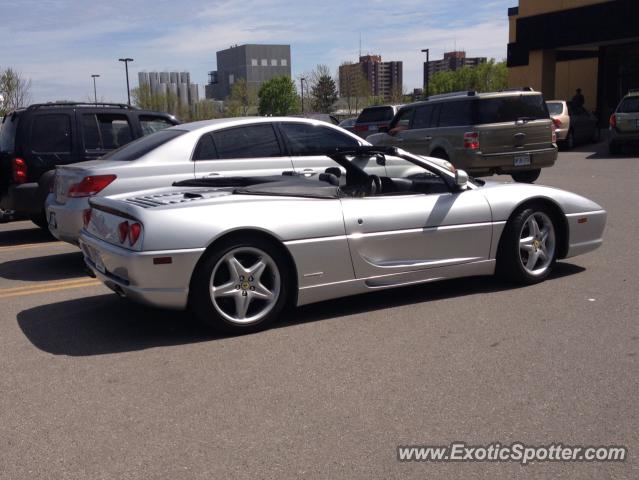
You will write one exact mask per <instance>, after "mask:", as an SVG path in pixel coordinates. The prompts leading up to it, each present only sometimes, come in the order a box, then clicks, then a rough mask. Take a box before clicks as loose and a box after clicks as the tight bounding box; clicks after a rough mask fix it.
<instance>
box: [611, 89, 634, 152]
mask: <svg viewBox="0 0 639 480" xmlns="http://www.w3.org/2000/svg"><path fill="white" fill-rule="evenodd" d="M626 145H632V146H636V145H639V90H631V91H630V93H628V95H626V96H625V97H624V98H623V99H622V100H621V102H620V103H619V106H618V107H617V110H615V113H613V114H612V115H611V116H610V136H609V139H608V147H609V148H610V153H612V154H613V155H614V154H617V153H621V149H622V148H623V147H624V146H626Z"/></svg>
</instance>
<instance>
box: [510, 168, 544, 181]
mask: <svg viewBox="0 0 639 480" xmlns="http://www.w3.org/2000/svg"><path fill="white" fill-rule="evenodd" d="M539 175H541V168H537V169H535V170H525V171H523V172H515V173H513V174H511V175H510V176H511V177H513V180H514V181H515V182H519V183H533V182H534V181H535V180H537V179H538V178H539Z"/></svg>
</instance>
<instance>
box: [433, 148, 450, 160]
mask: <svg viewBox="0 0 639 480" xmlns="http://www.w3.org/2000/svg"><path fill="white" fill-rule="evenodd" d="M430 156H431V157H434V158H439V159H440V160H446V161H447V162H448V161H450V158H449V157H448V154H447V153H446V152H445V151H444V150H440V149H438V150H435V151H434V152H433V153H431V154H430Z"/></svg>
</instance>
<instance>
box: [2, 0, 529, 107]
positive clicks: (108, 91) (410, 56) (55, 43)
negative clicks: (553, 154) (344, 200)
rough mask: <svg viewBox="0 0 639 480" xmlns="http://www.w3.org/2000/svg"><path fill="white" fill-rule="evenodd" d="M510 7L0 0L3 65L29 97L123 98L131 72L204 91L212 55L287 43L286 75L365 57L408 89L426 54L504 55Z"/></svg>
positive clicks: (506, 0)
mask: <svg viewBox="0 0 639 480" xmlns="http://www.w3.org/2000/svg"><path fill="white" fill-rule="evenodd" d="M516 3H517V2H516V0H495V1H490V0H489V1H470V0H421V1H416V0H403V1H402V0H395V1H390V0H383V1H382V0H368V1H359V0H353V1H343V0H323V1H313V2H300V1H297V2H291V1H281V0H242V1H228V0H221V1H220V0H171V1H165V0H126V1H125V0H106V1H89V0H66V1H57V0H13V1H11V0H0V4H2V6H1V9H0V10H1V12H2V14H1V15H2V17H3V22H2V23H3V32H2V48H1V49H0V51H1V52H2V54H1V55H0V68H6V67H9V66H11V67H14V68H16V69H17V70H19V71H21V72H22V73H23V75H25V76H26V77H30V78H31V80H32V90H31V91H32V100H33V101H51V100H59V99H70V100H88V99H89V98H92V97H93V83H92V79H91V74H94V73H95V74H99V75H101V77H100V78H99V79H98V97H99V98H101V99H102V100H104V101H124V100H126V84H125V77H124V65H123V64H122V63H119V62H118V61H117V59H118V58H119V57H123V56H128V57H132V58H134V60H135V61H134V62H133V63H132V64H130V74H131V83H132V87H134V86H136V85H137V72H138V71H159V70H179V71H190V72H191V81H193V82H197V83H199V84H200V85H201V95H203V94H204V91H203V90H204V89H203V87H202V86H203V85H204V84H205V83H206V80H207V72H208V71H209V70H214V69H215V66H216V65H215V52H216V51H218V50H221V49H224V48H228V47H229V46H230V45H234V44H240V45H241V44H244V43H284V44H290V45H291V55H292V61H291V63H292V68H293V76H294V77H297V76H299V75H300V74H303V73H304V72H308V71H311V70H312V69H313V68H314V66H315V65H317V64H326V65H328V66H329V67H330V68H331V70H332V71H334V72H336V71H337V67H338V66H339V64H340V63H342V62H343V61H347V60H350V61H356V60H357V55H358V50H359V36H360V33H361V35H362V50H363V53H374V54H381V55H382V58H383V59H384V60H402V61H403V62H404V87H405V89H406V90H409V91H410V90H412V88H414V87H418V86H420V85H421V83H422V67H421V63H422V62H423V59H424V56H423V54H422V53H420V50H421V49H422V48H430V49H431V58H441V55H442V53H443V52H444V51H448V50H452V49H453V48H454V47H455V46H456V47H457V48H458V49H464V50H466V51H467V52H468V55H470V56H487V57H495V58H497V59H503V58H504V57H505V56H506V44H507V42H508V17H507V8H508V7H511V6H513V5H515V4H516Z"/></svg>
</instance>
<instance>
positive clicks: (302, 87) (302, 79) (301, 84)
mask: <svg viewBox="0 0 639 480" xmlns="http://www.w3.org/2000/svg"><path fill="white" fill-rule="evenodd" d="M304 80H306V79H305V78H304V77H301V78H300V92H301V94H300V99H301V100H302V113H304Z"/></svg>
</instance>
